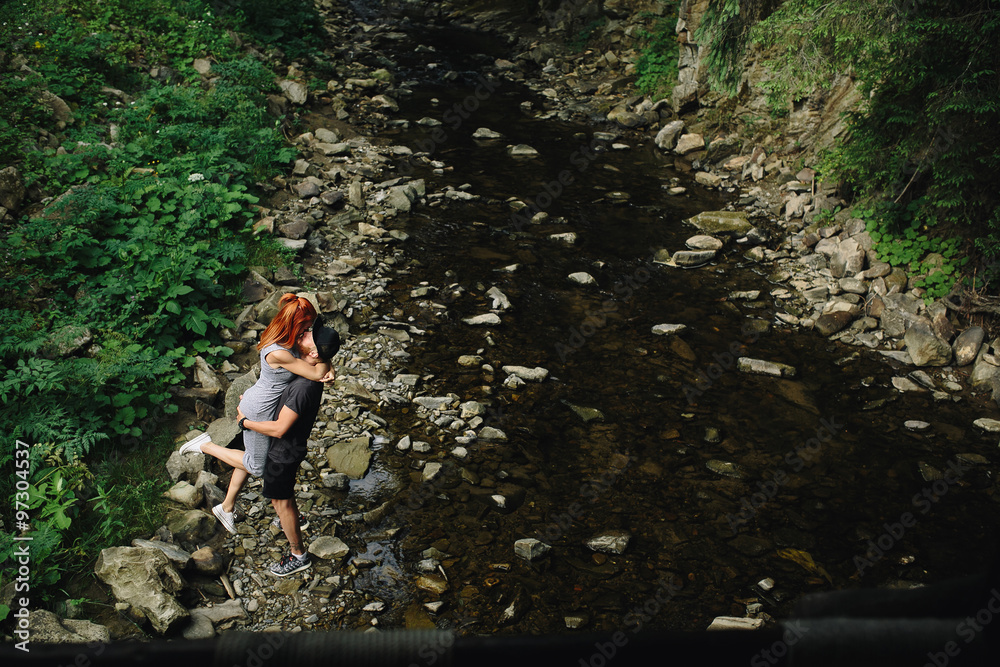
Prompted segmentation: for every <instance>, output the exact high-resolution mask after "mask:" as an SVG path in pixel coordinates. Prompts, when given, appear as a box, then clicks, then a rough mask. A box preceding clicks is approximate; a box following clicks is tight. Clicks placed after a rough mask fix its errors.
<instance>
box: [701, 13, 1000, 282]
mask: <svg viewBox="0 0 1000 667" xmlns="http://www.w3.org/2000/svg"><path fill="white" fill-rule="evenodd" d="M696 41H699V42H700V43H707V44H708V49H709V55H708V62H709V67H710V81H711V82H712V83H713V85H714V86H716V87H717V88H719V89H721V90H725V91H728V92H730V93H734V92H736V87H737V85H738V83H739V76H740V73H741V71H742V64H743V57H744V55H745V54H746V52H747V48H748V47H749V46H751V45H752V46H754V47H755V48H756V49H757V52H756V53H757V55H758V57H759V60H760V62H761V64H762V65H763V66H764V68H765V70H766V72H767V75H766V78H765V80H764V81H763V82H762V83H760V87H761V88H762V89H763V90H764V91H765V94H766V96H767V98H768V101H769V105H770V108H771V111H772V113H773V114H774V115H777V116H780V115H783V114H786V113H787V112H788V111H789V110H790V109H792V108H793V106H794V104H795V103H796V102H797V101H799V100H801V99H803V98H804V97H806V96H811V97H813V98H816V99H820V98H822V95H823V94H824V92H825V90H826V89H827V88H828V87H829V86H830V85H831V83H832V82H834V81H835V80H837V78H838V77H846V76H850V77H851V79H853V81H854V83H855V85H856V86H857V88H858V91H859V93H860V99H861V102H860V103H859V105H858V106H857V107H856V108H855V110H854V111H852V112H851V113H849V114H848V115H847V118H846V121H847V129H848V131H847V132H844V133H842V134H841V135H840V140H839V141H838V143H837V144H835V145H834V147H833V148H832V149H831V150H829V151H828V152H827V153H826V154H825V155H824V156H823V160H822V162H821V164H820V165H819V170H820V171H821V172H822V173H823V174H824V175H826V176H827V177H832V178H837V179H840V180H841V181H842V182H844V183H845V184H847V185H848V186H849V187H851V188H853V194H854V195H855V196H856V197H857V198H858V199H859V200H861V201H870V202H879V201H882V202H884V204H883V205H880V206H879V207H878V211H877V214H876V215H875V217H874V218H873V219H874V220H875V221H876V224H877V227H876V228H875V229H876V231H878V232H880V233H881V234H883V235H884V236H885V238H886V239H889V238H891V239H893V241H888V240H887V241H886V243H885V248H884V249H883V252H885V253H886V256H887V257H890V258H892V259H893V261H897V262H899V263H901V264H910V263H912V262H915V261H919V257H916V256H914V255H916V254H918V253H920V252H923V253H927V252H935V251H938V250H939V248H938V247H937V245H935V244H940V243H943V242H944V241H936V240H934V239H943V238H946V237H950V236H953V235H957V236H961V237H966V238H970V239H972V240H973V244H972V248H971V249H972V250H973V251H974V252H975V253H976V254H977V255H978V256H979V257H980V258H982V261H983V262H985V263H995V262H996V260H997V259H1000V190H998V189H997V188H996V186H995V183H994V180H995V179H994V178H993V174H995V173H996V170H997V168H998V167H1000V103H998V98H997V94H996V91H997V90H998V89H1000V50H998V49H997V48H996V45H997V44H998V43H1000V5H998V4H997V3H996V2H995V0H921V1H920V2H909V3H903V4H902V5H900V3H898V2H896V1H895V0H785V1H784V2H751V1H749V0H743V1H739V0H722V1H720V2H712V3H709V6H708V11H707V13H706V15H705V17H704V18H703V21H702V25H701V27H700V28H699V31H698V34H697V35H696ZM942 45H947V47H943V46H942ZM841 80H845V79H843V78H842V79H841ZM914 220H919V221H920V229H923V228H924V227H927V228H928V229H929V230H931V231H932V232H933V233H930V234H927V235H926V236H927V238H928V239H929V240H928V241H927V242H926V244H927V245H926V247H925V245H924V242H923V241H921V240H920V238H921V237H923V236H925V235H924V234H922V233H917V238H908V237H907V236H906V234H907V233H912V232H911V231H908V230H911V229H912V224H914V223H913V221H914ZM943 229H948V230H951V231H950V232H949V234H944V233H943V232H941V231H940V230H943ZM952 264H953V263H948V262H946V263H945V265H944V266H943V267H942V268H936V267H931V268H934V270H933V271H931V272H930V273H928V275H927V277H926V278H925V279H924V283H925V285H926V286H927V287H928V293H929V294H938V293H941V291H942V290H943V289H944V286H945V285H950V284H951V282H952V281H953V279H954V273H955V269H954V268H949V267H951V266H952ZM914 269H915V270H920V267H919V266H914Z"/></svg>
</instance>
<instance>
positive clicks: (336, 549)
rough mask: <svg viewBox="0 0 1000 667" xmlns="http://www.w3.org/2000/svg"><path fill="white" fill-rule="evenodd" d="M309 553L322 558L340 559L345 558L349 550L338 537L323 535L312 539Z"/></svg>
mask: <svg viewBox="0 0 1000 667" xmlns="http://www.w3.org/2000/svg"><path fill="white" fill-rule="evenodd" d="M309 553H310V554H312V555H313V556H316V558H322V559H323V560H340V559H342V558H347V556H348V554H350V553H351V550H350V548H349V547H348V546H347V545H346V544H345V543H344V541H343V540H342V539H340V538H339V537H332V536H330V535H323V536H321V537H317V538H316V539H315V540H313V541H312V543H311V544H310V545H309Z"/></svg>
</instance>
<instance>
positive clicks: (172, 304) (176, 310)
mask: <svg viewBox="0 0 1000 667" xmlns="http://www.w3.org/2000/svg"><path fill="white" fill-rule="evenodd" d="M163 307H164V309H165V310H166V311H167V312H169V313H173V314H174V315H180V313H181V306H180V304H179V303H177V302H176V301H174V300H173V299H171V300H170V301H167V303H166V304H165V305H164V306H163Z"/></svg>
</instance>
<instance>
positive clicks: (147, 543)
mask: <svg viewBox="0 0 1000 667" xmlns="http://www.w3.org/2000/svg"><path fill="white" fill-rule="evenodd" d="M132 546H133V547H140V548H143V549H159V550H160V551H162V552H163V553H164V554H165V555H166V557H167V558H169V559H170V562H171V563H173V564H174V565H175V566H176V567H177V568H178V569H181V570H183V569H184V568H185V567H187V564H188V562H189V561H190V560H191V554H189V553H188V552H187V551H184V550H183V549H181V548H180V547H178V546H177V545H174V544H170V543H169V542H162V541H160V540H143V539H140V538H138V537H137V538H135V539H134V540H132Z"/></svg>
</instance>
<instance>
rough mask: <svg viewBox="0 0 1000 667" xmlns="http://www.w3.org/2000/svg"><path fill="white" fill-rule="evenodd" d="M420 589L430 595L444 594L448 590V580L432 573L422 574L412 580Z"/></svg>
mask: <svg viewBox="0 0 1000 667" xmlns="http://www.w3.org/2000/svg"><path fill="white" fill-rule="evenodd" d="M414 583H415V584H416V586H417V588H419V589H420V590H422V591H427V592H428V593H430V594H431V595H444V593H445V592H446V591H447V590H448V582H447V581H445V580H444V579H443V578H442V577H439V576H437V575H433V574H422V575H420V576H419V577H417V580H416V581H415V582H414Z"/></svg>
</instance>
